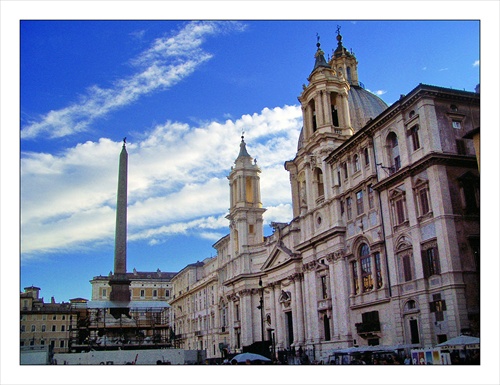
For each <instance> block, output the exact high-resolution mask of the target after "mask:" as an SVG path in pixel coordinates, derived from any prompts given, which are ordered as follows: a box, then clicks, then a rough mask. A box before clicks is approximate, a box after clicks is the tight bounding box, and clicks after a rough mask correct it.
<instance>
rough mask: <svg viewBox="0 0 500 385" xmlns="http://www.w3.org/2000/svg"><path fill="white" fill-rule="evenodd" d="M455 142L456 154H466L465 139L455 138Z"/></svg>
mask: <svg viewBox="0 0 500 385" xmlns="http://www.w3.org/2000/svg"><path fill="white" fill-rule="evenodd" d="M455 142H456V144H457V154H458V155H467V147H466V146H465V140H463V139H456V140H455Z"/></svg>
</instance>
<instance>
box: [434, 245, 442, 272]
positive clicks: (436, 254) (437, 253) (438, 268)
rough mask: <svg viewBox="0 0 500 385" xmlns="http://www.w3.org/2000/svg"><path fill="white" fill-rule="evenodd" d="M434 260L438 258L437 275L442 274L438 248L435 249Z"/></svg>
mask: <svg viewBox="0 0 500 385" xmlns="http://www.w3.org/2000/svg"><path fill="white" fill-rule="evenodd" d="M434 258H436V262H435V265H436V274H441V263H440V262H439V250H438V248H437V246H436V247H434Z"/></svg>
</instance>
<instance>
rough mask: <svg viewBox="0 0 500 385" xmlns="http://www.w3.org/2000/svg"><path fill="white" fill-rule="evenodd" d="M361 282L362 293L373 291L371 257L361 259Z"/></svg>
mask: <svg viewBox="0 0 500 385" xmlns="http://www.w3.org/2000/svg"><path fill="white" fill-rule="evenodd" d="M361 280H362V281H363V293H365V292H367V291H371V290H373V277H372V262H371V256H368V257H366V258H362V259H361Z"/></svg>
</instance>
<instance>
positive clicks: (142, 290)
mask: <svg viewBox="0 0 500 385" xmlns="http://www.w3.org/2000/svg"><path fill="white" fill-rule="evenodd" d="M141 298H144V289H141Z"/></svg>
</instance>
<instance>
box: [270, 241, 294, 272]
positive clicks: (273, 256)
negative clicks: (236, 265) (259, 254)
mask: <svg viewBox="0 0 500 385" xmlns="http://www.w3.org/2000/svg"><path fill="white" fill-rule="evenodd" d="M296 256H297V254H295V253H293V252H292V251H291V250H290V249H288V248H287V247H286V246H285V245H284V244H283V243H282V242H279V243H278V244H277V245H276V246H275V247H274V248H273V250H272V251H271V253H270V254H269V257H268V258H267V259H266V261H265V262H264V265H262V270H267V269H273V268H274V267H277V266H283V265H284V264H286V263H287V262H289V261H290V260H292V259H294V258H295V257H296Z"/></svg>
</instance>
